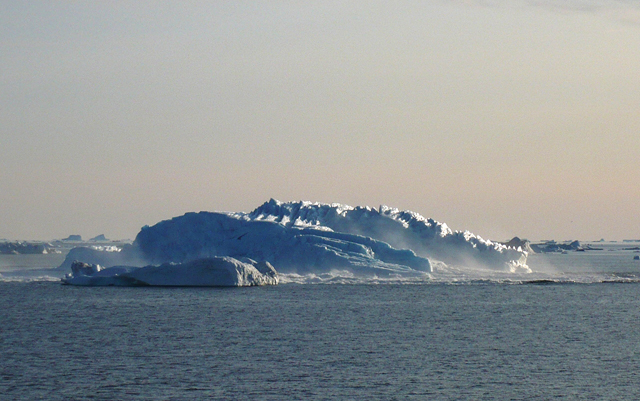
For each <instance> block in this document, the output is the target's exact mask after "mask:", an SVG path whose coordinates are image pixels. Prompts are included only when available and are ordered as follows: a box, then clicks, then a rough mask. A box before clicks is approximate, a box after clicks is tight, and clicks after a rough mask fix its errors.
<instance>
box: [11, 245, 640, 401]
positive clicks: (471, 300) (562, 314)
mask: <svg viewBox="0 0 640 401" xmlns="http://www.w3.org/2000/svg"><path fill="white" fill-rule="evenodd" d="M600 252H601V253H596V254H593V253H592V255H593V258H592V259H588V257H589V252H587V253H585V254H584V255H583V254H582V253H575V254H570V255H548V256H547V255H544V256H543V255H538V258H539V259H538V260H537V263H538V265H539V266H543V265H551V264H552V263H551V262H553V265H554V266H555V267H554V269H556V270H555V271H551V270H548V271H546V272H544V273H533V276H532V277H534V278H539V277H551V278H552V279H550V280H547V279H532V280H526V279H521V278H520V276H517V277H518V278H517V279H508V277H507V276H508V275H506V276H505V275H498V274H487V277H488V278H487V279H478V274H479V273H478V272H477V271H474V270H469V271H467V272H466V273H465V270H464V269H463V268H458V269H453V268H451V269H450V270H446V267H439V269H441V271H440V273H438V272H436V273H434V277H433V279H432V280H424V281H420V282H415V281H407V282H402V281H396V282H392V281H389V282H380V281H375V280H373V281H369V282H356V281H355V280H354V279H351V281H349V280H348V279H343V280H342V281H340V280H336V278H334V279H326V280H325V279H323V278H322V277H316V278H315V280H316V281H315V282H321V283H334V284H330V285H324V284H318V285H313V284H302V285H301V284H295V283H294V282H295V279H292V280H290V281H289V284H284V285H280V286H274V287H253V288H226V289H221V288H151V287H137V288H122V287H72V286H62V285H60V284H59V282H55V281H46V279H38V278H37V277H38V276H35V278H34V277H32V278H31V279H29V280H5V281H2V282H0V361H2V362H1V364H0V399H2V400H34V399H46V400H71V399H73V400H85V399H86V400H89V399H98V400H101V399H104V400H111V399H132V400H136V399H138V400H165V399H166V400H183V399H233V400H283V399H287V400H288V399H291V400H296V399H299V400H306V399H309V400H316V399H380V400H389V399H419V400H422V399H465V400H467V399H523V400H524V399H544V400H546V399H551V398H564V399H594V400H602V399H615V400H620V399H640V387H639V386H638V383H639V382H640V377H638V376H639V374H638V372H640V331H639V330H638V322H639V321H640V282H639V280H638V279H637V277H639V275H638V272H640V264H635V265H634V264H633V263H634V261H633V260H632V256H631V254H630V253H628V252H626V253H625V252H618V251H617V250H614V251H611V252H610V253H608V254H603V253H602V252H608V251H600ZM585 255H586V256H585ZM606 255H609V256H610V257H609V256H606ZM621 255H622V256H621ZM564 256H566V257H568V259H564V263H565V265H564V268H563V269H564V270H563V269H559V268H558V264H559V262H558V261H557V260H555V259H558V260H561V261H562V259H561V258H562V257H564ZM601 257H608V259H606V260H604V261H602V260H601V261H599V262H598V261H597V259H598V258H601ZM580 258H583V262H582V263H583V265H584V271H581V268H580V267H579V265H580V262H576V260H580ZM594 259H595V260H596V261H595V262H594ZM618 260H619V261H620V263H625V265H624V266H623V267H620V266H618V267H617V268H616V267H615V266H616V265H615V264H616V263H618V262H616V261H618ZM543 262H544V263H543ZM574 262H575V263H574ZM591 262H594V263H591ZM560 264H561V263H560ZM571 266H573V267H571ZM6 269H8V268H6ZM6 269H5V276H6V275H7V274H6V273H7V271H6ZM560 270H563V271H560ZM621 270H622V271H621ZM447 274H448V275H449V276H448V277H449V278H448V279H446V280H445V279H442V277H445V276H447ZM337 282H340V283H342V284H335V283H337ZM345 283H347V284H345ZM349 283H352V284H349Z"/></svg>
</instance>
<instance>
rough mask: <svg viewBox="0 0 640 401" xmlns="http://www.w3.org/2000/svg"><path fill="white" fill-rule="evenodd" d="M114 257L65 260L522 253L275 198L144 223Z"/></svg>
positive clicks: (353, 267) (307, 266)
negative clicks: (236, 209) (242, 209)
mask: <svg viewBox="0 0 640 401" xmlns="http://www.w3.org/2000/svg"><path fill="white" fill-rule="evenodd" d="M112 254H113V255H107V254H106V253H98V252H96V251H91V252H88V251H86V250H85V251H82V250H81V249H78V250H75V249H74V250H72V251H71V252H70V253H69V256H68V257H67V261H65V263H66V265H67V266H69V265H70V264H71V262H72V261H73V260H75V259H78V260H82V261H83V262H90V263H98V262H94V261H93V260H96V261H98V260H99V263H100V264H102V265H106V266H113V265H115V264H126V260H127V259H128V260H130V261H131V264H132V265H136V266H142V265H143V264H163V263H167V262H171V263H186V262H189V261H193V260H196V259H202V258H212V257H219V256H228V257H232V258H237V259H241V258H250V259H252V260H256V261H258V262H269V263H271V264H272V265H273V266H274V267H275V268H276V269H277V270H278V271H279V272H282V273H298V274H306V273H323V272H329V271H331V270H348V271H351V272H353V273H356V274H364V275H376V276H385V275H393V274H401V275H424V274H425V273H429V272H431V263H430V261H429V258H431V259H434V260H440V261H444V262H445V263H448V264H457V265H462V266H474V267H478V266H479V267H485V268H490V269H498V270H507V271H509V270H511V271H513V270H515V269H525V270H526V269H527V267H526V264H525V263H526V256H527V254H526V252H523V251H521V250H518V249H514V248H511V247H507V246H505V245H502V244H499V243H494V242H491V241H487V240H484V239H482V238H480V237H478V236H476V235H474V234H472V233H470V232H467V231H465V232H459V231H455V232H454V231H451V230H450V229H449V227H447V226H446V224H443V223H439V222H437V221H434V220H431V219H426V218H424V217H422V216H421V215H419V214H417V213H414V212H410V211H400V210H398V209H392V208H389V207H386V206H381V207H380V208H378V209H373V208H369V207H351V206H346V205H341V204H322V203H311V202H288V203H282V202H279V201H276V200H273V199H272V200H270V201H268V202H266V203H264V204H263V205H261V206H260V207H258V208H257V209H255V210H254V211H252V212H250V213H233V212H230V213H217V212H199V213H187V214H185V215H183V216H179V217H174V218H172V219H170V220H165V221H161V222H159V223H157V224H155V225H154V226H151V227H148V226H145V227H143V228H142V230H141V231H140V233H138V235H137V237H136V239H135V241H134V243H133V245H132V246H131V247H129V248H124V249H123V250H122V252H118V253H114V252H112ZM83 258H84V259H83ZM109 258H113V259H114V262H115V261H117V263H109V261H108V259H109ZM63 265H64V264H63Z"/></svg>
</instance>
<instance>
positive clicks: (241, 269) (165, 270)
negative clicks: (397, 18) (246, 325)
mask: <svg viewBox="0 0 640 401" xmlns="http://www.w3.org/2000/svg"><path fill="white" fill-rule="evenodd" d="M62 283H63V284H72V285H85V286H148V285H152V286H189V287H249V286H256V285H276V284H278V274H277V272H276V270H275V269H274V268H273V266H271V265H270V264H269V263H268V262H256V261H253V260H250V259H246V258H245V259H243V260H238V259H234V258H229V257H217V258H206V259H198V260H193V261H191V262H187V263H181V264H176V263H164V264H162V265H159V266H153V265H152V266H145V267H135V266H113V267H108V268H103V267H102V266H100V265H98V264H89V263H83V262H77V261H76V262H74V263H73V264H72V265H71V273H70V274H67V275H66V276H65V277H64V278H63V279H62Z"/></svg>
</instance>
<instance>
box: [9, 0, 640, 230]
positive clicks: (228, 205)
mask: <svg viewBox="0 0 640 401" xmlns="http://www.w3.org/2000/svg"><path fill="white" fill-rule="evenodd" d="M639 71H640V2H636V1H620V0H618V1H616V0H603V1H595V0H593V1H589V0H584V1H579V0H565V1H551V0H547V1H545V0H539V1H533V0H531V1H526V0H510V1H506V0H504V1H503V0H484V1H482V0H477V1H474V0H469V1H463V0H453V1H444V0H433V1H403V0H400V1H394V2H383V1H323V2H292V1H234V2H227V1H180V2H174V1H138V0H135V1H133V0H132V1H109V2H94V1H8V0H0V238H6V239H22V240H27V239H40V240H48V239H56V238H64V237H67V236H68V235H70V234H80V235H82V236H83V237H84V238H90V237H93V236H96V235H98V234H105V235H106V236H107V237H108V238H111V239H124V238H134V237H135V235H136V234H137V232H138V231H139V230H140V228H141V227H142V226H144V225H153V224H155V223H157V222H158V221H161V220H166V219H169V218H171V217H174V216H179V215H182V214H184V213H186V212H190V211H201V210H205V211H251V210H253V209H254V208H256V207H257V206H259V205H260V204H262V203H263V202H265V201H268V200H269V199H270V198H274V199H278V200H281V201H297V200H309V201H315V202H326V203H334V202H337V203H344V204H349V205H352V206H356V205H363V206H364V205H369V206H372V207H377V206H379V205H382V204H385V205H389V206H392V207H396V208H399V209H409V210H413V211H415V212H418V213H420V214H422V215H424V216H425V217H430V218H433V219H435V220H438V221H442V222H445V223H446V224H447V225H448V226H449V227H451V228H452V229H454V230H469V231H471V232H473V233H476V234H478V235H480V236H481V237H483V238H488V239H494V240H506V239H509V238H511V237H513V236H519V237H521V238H528V239H531V240H541V239H556V240H569V239H580V240H597V239H600V238H605V239H607V240H621V239H631V238H640V168H639V167H640V73H639Z"/></svg>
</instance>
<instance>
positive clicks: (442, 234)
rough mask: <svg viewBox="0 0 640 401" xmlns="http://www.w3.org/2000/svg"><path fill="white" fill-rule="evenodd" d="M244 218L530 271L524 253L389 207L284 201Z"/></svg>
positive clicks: (459, 260)
mask: <svg viewBox="0 0 640 401" xmlns="http://www.w3.org/2000/svg"><path fill="white" fill-rule="evenodd" d="M242 218H244V219H246V220H261V221H271V222H275V223H278V224H281V225H283V226H285V227H293V228H295V227H297V228H304V227H315V228H318V229H324V230H331V231H336V232H342V233H349V234H355V235H363V236H367V237H371V238H374V239H376V240H379V241H383V242H386V243H388V244H389V245H391V246H393V247H395V248H399V249H403V248H404V249H411V250H412V251H414V252H415V253H416V254H417V255H418V256H422V257H429V258H433V259H437V260H442V261H444V262H447V263H454V264H460V265H473V266H484V267H489V268H499V269H507V270H514V269H525V270H526V269H527V268H526V258H527V253H526V252H523V251H522V250H518V249H515V248H511V247H508V246H506V245H503V244H500V243H497V242H493V241H489V240H485V239H483V238H482V237H480V236H477V235H475V234H473V233H471V232H469V231H452V230H451V229H450V228H449V227H448V226H447V225H446V224H444V223H440V222H438V221H435V220H433V219H427V218H425V217H423V216H422V215H420V214H418V213H415V212H412V211H400V210H398V209H396V208H391V207H388V206H385V205H382V206H380V207H379V208H377V209H375V208H371V207H368V206H358V207H351V206H348V205H342V204H338V203H333V204H324V203H311V202H305V201H300V202H287V203H283V202H279V201H277V200H274V199H271V200H269V201H268V202H265V203H264V204H263V205H261V206H260V207H258V208H257V209H255V210H254V211H252V212H250V213H248V214H246V215H244V216H243V217H242Z"/></svg>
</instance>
